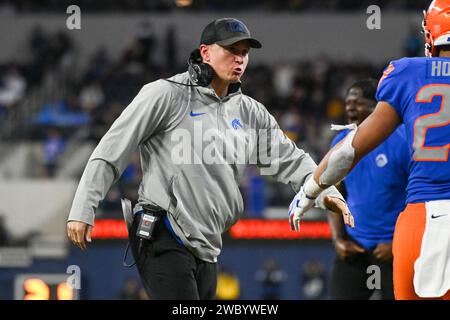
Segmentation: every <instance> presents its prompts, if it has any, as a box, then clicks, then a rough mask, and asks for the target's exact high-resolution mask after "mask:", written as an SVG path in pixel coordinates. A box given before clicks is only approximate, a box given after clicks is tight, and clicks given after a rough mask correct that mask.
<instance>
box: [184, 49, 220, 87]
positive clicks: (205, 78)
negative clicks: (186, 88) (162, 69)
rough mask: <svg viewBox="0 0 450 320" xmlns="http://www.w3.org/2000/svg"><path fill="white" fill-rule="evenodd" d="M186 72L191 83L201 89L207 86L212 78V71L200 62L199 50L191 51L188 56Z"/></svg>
mask: <svg viewBox="0 0 450 320" xmlns="http://www.w3.org/2000/svg"><path fill="white" fill-rule="evenodd" d="M188 72H189V76H190V77H191V80H192V82H194V83H195V84H196V85H199V86H202V87H207V86H209V84H210V83H211V81H212V79H213V78H214V69H213V68H212V67H211V66H210V65H209V64H207V63H203V62H202V57H201V55H200V50H199V49H195V50H194V51H192V52H191V54H190V56H189V59H188Z"/></svg>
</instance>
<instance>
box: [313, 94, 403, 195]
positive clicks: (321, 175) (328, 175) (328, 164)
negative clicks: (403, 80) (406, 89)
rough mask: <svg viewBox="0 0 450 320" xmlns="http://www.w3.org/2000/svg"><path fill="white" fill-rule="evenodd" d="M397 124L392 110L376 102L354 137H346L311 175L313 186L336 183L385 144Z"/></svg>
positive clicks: (398, 120)
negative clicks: (312, 175) (362, 159)
mask: <svg viewBox="0 0 450 320" xmlns="http://www.w3.org/2000/svg"><path fill="white" fill-rule="evenodd" d="M399 123H400V119H399V117H398V115H397V112H396V111H395V109H394V108H393V107H392V106H391V105H390V104H389V103H387V102H384V101H381V102H379V103H378V104H377V106H376V108H375V110H374V112H373V113H372V114H371V115H370V116H369V117H367V119H365V120H364V121H363V122H362V123H361V125H360V126H359V127H358V129H357V130H356V133H355V134H354V135H350V134H349V135H347V136H346V138H345V139H343V140H342V141H341V142H340V143H339V144H337V145H336V146H335V147H334V148H333V149H331V150H330V151H329V152H328V153H327V155H326V156H325V158H324V159H323V160H322V161H321V162H320V163H319V166H318V167H317V169H316V170H315V172H314V180H315V182H316V183H317V184H319V186H320V187H321V188H328V187H329V186H330V185H334V184H336V183H338V182H340V181H341V180H342V179H344V177H345V176H346V175H347V174H348V173H349V172H350V171H351V169H353V167H354V166H355V165H356V164H357V163H358V162H359V160H361V158H363V157H364V156H365V155H366V154H368V153H369V152H370V151H372V150H373V149H375V148H376V147H377V146H378V145H380V144H381V143H382V142H383V141H384V140H386V139H387V138H388V137H389V136H390V135H391V134H392V132H394V130H395V129H396V128H397V126H398V125H399ZM339 156H340V157H339Z"/></svg>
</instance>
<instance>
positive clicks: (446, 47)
mask: <svg viewBox="0 0 450 320" xmlns="http://www.w3.org/2000/svg"><path fill="white" fill-rule="evenodd" d="M441 51H450V44H445V45H443V46H436V52H435V54H434V56H435V57H439V54H440V53H441Z"/></svg>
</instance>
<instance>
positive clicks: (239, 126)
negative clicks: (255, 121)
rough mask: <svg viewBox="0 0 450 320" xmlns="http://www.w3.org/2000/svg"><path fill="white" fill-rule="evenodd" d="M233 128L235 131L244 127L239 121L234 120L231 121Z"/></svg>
mask: <svg viewBox="0 0 450 320" xmlns="http://www.w3.org/2000/svg"><path fill="white" fill-rule="evenodd" d="M231 126H232V127H233V129H234V130H237V129H239V128H243V127H244V126H243V125H242V123H241V121H240V120H239V119H233V121H231Z"/></svg>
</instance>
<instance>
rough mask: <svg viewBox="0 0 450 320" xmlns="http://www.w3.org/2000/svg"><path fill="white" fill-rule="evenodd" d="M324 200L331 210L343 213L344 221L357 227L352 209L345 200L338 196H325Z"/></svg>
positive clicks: (350, 225) (352, 226)
mask: <svg viewBox="0 0 450 320" xmlns="http://www.w3.org/2000/svg"><path fill="white" fill-rule="evenodd" d="M323 202H324V204H325V206H326V207H327V208H328V209H329V210H331V211H333V212H334V213H337V214H339V215H342V218H343V219H344V223H345V224H346V225H348V226H349V227H351V228H354V227H355V219H354V218H353V215H352V214H351V212H350V209H349V208H348V207H347V204H346V203H345V202H344V201H342V200H341V199H339V198H336V197H330V196H325V197H324V198H323Z"/></svg>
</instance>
